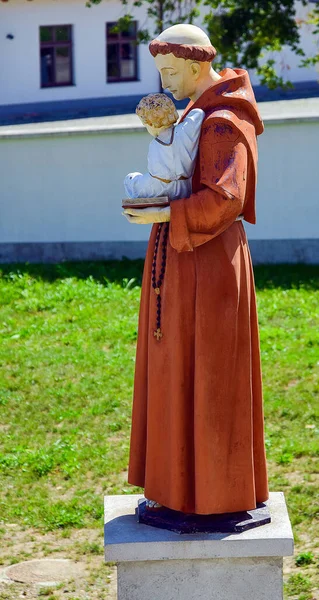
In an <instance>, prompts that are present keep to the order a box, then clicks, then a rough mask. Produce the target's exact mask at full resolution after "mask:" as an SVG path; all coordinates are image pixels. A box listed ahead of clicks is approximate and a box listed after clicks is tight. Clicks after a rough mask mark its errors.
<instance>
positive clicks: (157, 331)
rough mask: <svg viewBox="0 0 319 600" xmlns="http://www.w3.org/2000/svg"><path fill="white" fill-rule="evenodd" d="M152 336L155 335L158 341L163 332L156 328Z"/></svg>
mask: <svg viewBox="0 0 319 600" xmlns="http://www.w3.org/2000/svg"><path fill="white" fill-rule="evenodd" d="M154 337H156V339H157V341H158V342H159V341H160V339H161V338H162V337H163V334H162V332H161V330H160V329H156V331H154Z"/></svg>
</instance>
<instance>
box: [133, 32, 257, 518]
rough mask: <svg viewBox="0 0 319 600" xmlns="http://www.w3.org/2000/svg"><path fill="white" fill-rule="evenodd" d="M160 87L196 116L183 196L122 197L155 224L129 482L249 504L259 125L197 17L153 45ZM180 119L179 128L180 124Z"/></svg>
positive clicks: (182, 501) (192, 499) (198, 499)
mask: <svg viewBox="0 0 319 600" xmlns="http://www.w3.org/2000/svg"><path fill="white" fill-rule="evenodd" d="M150 51H151V53H152V55H153V57H154V59H155V64H156V67H157V69H158V71H159V73H160V75H161V79H162V85H163V88H164V89H168V90H170V91H171V92H172V94H173V96H174V98H175V99H177V100H181V99H183V98H186V97H188V98H190V102H189V105H188V106H187V108H186V110H185V112H184V114H183V116H182V118H181V121H180V123H181V124H182V123H183V122H185V120H186V119H187V118H188V116H189V115H190V113H191V111H194V110H195V109H200V110H201V111H203V112H204V113H205V116H204V119H203V122H202V125H201V135H200V139H199V146H198V154H197V158H196V161H195V170H194V173H193V177H192V191H191V193H190V195H189V196H188V197H179V198H175V199H172V201H171V202H170V205H169V206H165V207H158V206H155V207H148V208H129V209H126V210H125V211H124V213H125V214H126V217H127V218H128V220H129V221H130V222H131V223H154V226H153V229H152V232H151V236H150V241H149V246H148V251H147V256H146V262H145V268H144V276H143V284H142V296H141V306H140V318H139V330H138V342H137V356H136V371H135V385H134V403H133V417H132V434H131V450H130V463H129V476H128V480H129V482H130V483H131V484H133V485H136V486H141V487H142V488H144V490H145V496H146V497H147V498H148V500H149V502H148V505H149V507H150V510H151V509H153V508H154V507H155V508H157V509H159V510H160V507H161V506H163V507H167V508H169V509H173V510H175V511H181V512H183V513H195V514H197V515H208V514H221V513H230V512H236V511H247V510H250V509H254V508H255V507H256V504H257V503H261V502H264V501H265V500H267V498H268V486H267V473H266V460H265V449H264V426H263V409H262V385H261V369H260V354H259V337H258V322H257V313H256V299H255V288H254V279H253V271H252V265H251V258H250V253H249V248H248V244H247V239H246V234H245V231H244V227H243V223H242V222H241V219H242V218H244V219H245V220H246V221H248V222H249V223H255V189H256V172H257V145H256V136H257V135H259V134H261V133H262V132H263V123H262V121H261V118H260V115H259V112H258V108H257V106H256V102H255V98H254V94H253V91H252V87H251V84H250V81H249V76H248V74H247V72H246V71H245V70H242V69H230V68H226V69H224V70H223V71H221V73H217V72H216V71H214V70H213V69H212V67H211V62H212V60H213V59H214V57H215V54H216V51H215V49H214V47H213V46H212V45H211V43H210V40H209V39H208V37H207V36H206V34H205V33H204V32H203V31H202V30H201V29H200V28H198V27H195V26H192V25H175V26H173V27H170V28H168V29H167V30H165V31H164V32H163V33H161V35H159V37H158V38H157V39H155V40H154V41H153V42H151V44H150ZM177 126H179V125H177Z"/></svg>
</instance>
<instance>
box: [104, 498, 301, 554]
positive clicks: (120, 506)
mask: <svg viewBox="0 0 319 600" xmlns="http://www.w3.org/2000/svg"><path fill="white" fill-rule="evenodd" d="M141 498H143V496H141V495H127V496H106V497H105V527H104V532H105V559H106V560H107V561H115V562H126V561H162V560H172V559H173V560H183V559H192V560H195V559H201V560H205V559H212V558H249V557H267V556H268V557H283V556H290V555H292V554H293V534H292V530H291V525H290V521H289V517H288V513H287V507H286V503H285V499H284V495H283V493H282V492H273V493H271V494H270V499H269V501H268V503H267V504H268V506H269V510H270V514H271V523H269V524H267V525H263V526H262V527H259V528H256V529H250V530H249V531H244V532H242V533H233V534H227V533H195V534H183V535H182V536H181V535H180V534H178V533H175V532H174V531H168V530H164V529H158V528H155V527H150V526H149V525H144V524H141V523H138V520H137V517H136V514H135V509H136V507H137V503H138V500H139V499H141Z"/></svg>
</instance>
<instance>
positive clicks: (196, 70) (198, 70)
mask: <svg viewBox="0 0 319 600" xmlns="http://www.w3.org/2000/svg"><path fill="white" fill-rule="evenodd" d="M191 71H192V73H193V76H194V79H195V80H196V79H198V78H199V76H200V73H201V67H200V64H199V63H198V62H192V64H191Z"/></svg>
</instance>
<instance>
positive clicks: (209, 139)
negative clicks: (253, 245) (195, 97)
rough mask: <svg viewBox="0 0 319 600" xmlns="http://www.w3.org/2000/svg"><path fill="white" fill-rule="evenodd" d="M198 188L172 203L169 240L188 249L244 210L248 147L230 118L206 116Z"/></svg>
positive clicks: (202, 242)
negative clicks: (186, 196)
mask: <svg viewBox="0 0 319 600" xmlns="http://www.w3.org/2000/svg"><path fill="white" fill-rule="evenodd" d="M199 161H200V188H201V189H200V190H199V191H198V192H197V193H193V194H191V196H190V197H189V198H183V199H180V200H174V201H173V202H171V224H170V243H171V245H172V246H173V248H175V250H177V252H186V251H191V250H193V248H195V247H196V246H200V245H202V244H205V243H206V242H208V241H210V240H211V239H213V238H214V237H216V236H217V235H219V234H220V233H222V232H223V231H225V230H226V229H227V228H228V227H229V226H230V225H231V224H232V223H233V222H234V221H235V219H236V218H237V217H238V216H239V215H240V214H241V213H242V212H243V206H244V202H245V194H246V179H247V148H246V146H245V144H244V143H243V138H242V135H241V133H240V132H239V131H238V129H237V128H236V127H235V126H234V125H233V124H232V123H231V122H229V120H226V119H223V118H217V119H216V118H214V119H212V118H208V119H207V120H206V121H205V122H204V125H203V132H202V136H201V140H200V146H199Z"/></svg>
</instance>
